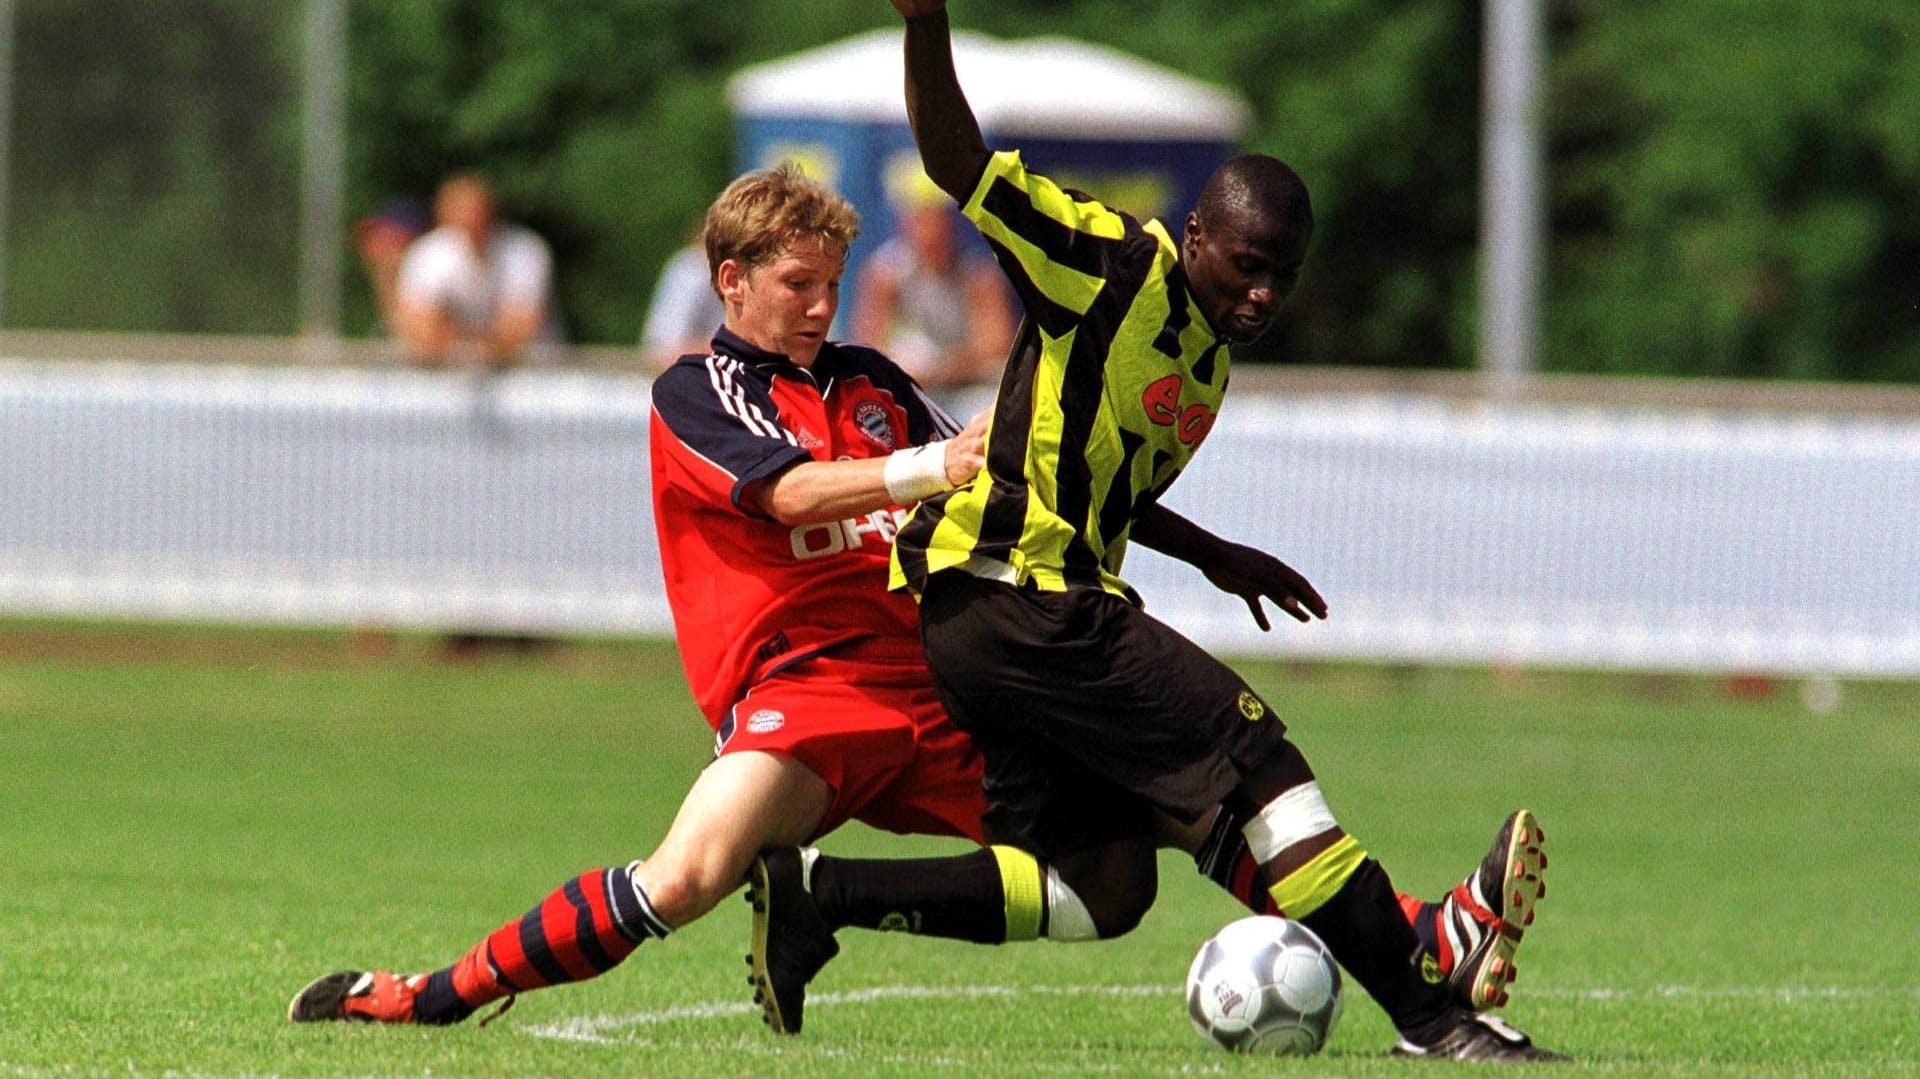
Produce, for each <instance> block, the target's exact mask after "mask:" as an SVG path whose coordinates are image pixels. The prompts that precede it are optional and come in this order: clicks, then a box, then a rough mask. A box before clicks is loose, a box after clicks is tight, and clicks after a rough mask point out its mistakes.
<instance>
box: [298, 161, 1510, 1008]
mask: <svg viewBox="0 0 1920 1079" xmlns="http://www.w3.org/2000/svg"><path fill="white" fill-rule="evenodd" d="M855 228H856V218H855V216H854V212H853V209H852V207H851V206H849V205H847V204H846V202H845V201H844V200H842V199H840V198H839V197H838V196H837V195H834V194H832V193H831V192H829V191H827V190H825V189H824V188H822V187H821V186H820V185H818V184H815V183H813V182H811V181H809V180H807V179H805V178H804V177H802V176H800V175H798V174H797V173H795V172H793V171H791V170H776V171H773V172H766V173H755V174H751V175H749V176H747V177H743V178H742V179H741V180H739V181H737V182H735V183H734V184H733V185H732V186H730V187H729V188H728V190H727V191H726V192H724V193H723V194H722V195H721V196H720V197H719V198H718V199H717V200H716V201H715V203H714V206H713V207H712V209H711V210H710V211H709V214H708V217H707V223H706V228H705V241H706V245H707V249H708V259H709V264H710V267H711V270H712V273H713V278H714V282H715V287H716V289H717V290H718V291H719V292H720V293H721V294H722V296H723V298H724V299H725V301H726V310H727V315H726V324H725V325H724V326H723V327H722V328H721V329H720V331H719V332H718V333H717V334H716V336H715V337H714V339H713V342H712V347H711V349H710V350H709V351H708V352H707V353H706V354H703V355H689V356H685V357H682V358H681V359H680V360H679V361H678V362H677V363H676V364H675V365H674V366H673V367H672V368H670V369H669V370H668V371H666V372H664V373H663V374H662V375H661V376H660V378H659V379H658V380H656V382H655V385H654V391H653V392H654V415H653V417H652V423H651V439H652V447H651V448H652V469H653V476H652V486H653V499H654V509H655V519H656V524H657V527H658V529H659V535H660V548H661V558H662V561H663V563H664V567H665V570H666V581H667V590H668V598H669V601H670V602H671V604H672V607H673V611H674V618H675V623H676V629H677V631H678V638H679V646H680V653H681V657H682V662H683V664H684V666H685V668H686V674H687V678H688V681H689V684H690V685H691V687H692V689H693V695H694V699H695V701H696V702H697V704H698V705H699V707H700V709H701V712H702V714H703V715H704V716H705V717H706V719H707V721H708V723H709V724H710V725H711V726H712V727H713V728H714V731H715V743H716V747H715V759H714V761H713V762H712V763H711V764H710V765H709V766H708V767H707V768H706V769H705V770H704V771H703V772H702V774H701V776H700V777H699V779H698V780H697V781H696V782H695V784H694V786H693V788H692V789H691V790H690V791H689V792H688V794H687V796H686V799H685V801H684V802H683V803H682V805H681V808H680V811H679V814H678V815H677V817H676V818H675V820H674V822H673V824H672V826H671V828H670V829H669V830H668V833H667V836H666V838H665V839H664V840H663V841H662V842H661V843H660V845H659V846H658V847H657V848H656V849H655V850H654V851H653V852H652V853H651V854H650V855H649V856H648V857H647V858H645V859H644V860H638V861H633V862H629V863H625V864H622V865H616V866H613V867H610V868H601V869H594V870H590V871H588V872H586V873H583V874H581V875H579V876H577V877H575V878H573V879H570V880H568V881H567V882H566V883H565V884H563V885H562V886H561V887H560V888H558V889H556V890H555V891H554V892H553V893H552V894H550V895H549V896H547V897H546V898H545V899H544V900H542V901H541V902H540V903H538V904H537V905H535V906H534V907H533V908H532V909H531V910H529V911H527V913H526V914H524V915H522V916H521V917H519V918H515V919H513V920H510V921H508V922H506V923H505V924H503V925H501V926H500V927H499V928H498V929H496V930H495V931H493V932H492V933H490V934H488V935H487V936H486V937H484V938H483V939H481V940H480V941H479V942H477V943H476V944H474V946H473V947H472V948H471V949H469V950H468V951H467V952H466V953H465V954H464V955H463V956H462V957H461V958H460V959H459V960H458V961H456V962H454V963H452V964H450V965H448V966H446V967H444V968H441V969H440V970H438V971H435V972H433V973H431V974H412V975H402V974H394V973H391V972H387V971H379V970H372V971H366V970H344V971H339V972H336V973H333V974H329V975H326V976H324V977H322V978H319V979H317V980H315V981H314V982H313V983H311V984H309V985H308V986H307V987H306V988H304V989H303V990H301V992H300V993H299V994H298V995H297V996H296V997H295V999H294V1001H293V1003H292V1006H291V1008H290V1015H291V1016H292V1018H293V1019H295V1020H297V1021H324V1020H362V1021H373V1022H390V1023H412V1022H418V1023H431V1024H445V1023H453V1022H458V1021H460V1020H462V1019H465V1018H466V1017H468V1016H469V1015H471V1014H473V1012H474V1011H475V1010H477V1009H480V1008H482V1007H485V1006H486V1005H487V1004H489V1003H491V1002H493V1001H497V1000H503V999H505V1000H511V999H512V997H513V995H514V994H517V993H520V992H523V991H526V990H530V989H537V988H542V987H545V986H551V985H557V984H562V983H567V982H574V981H580V980H583V979H587V978H591V977H594V976H597V975H599V974H602V973H605V972H606V971H608V970H610V969H612V968H613V967H614V966H615V965H617V964H619V963H620V962H621V961H622V960H624V959H625V958H626V957H627V956H628V955H629V954H631V953H632V952H633V951H634V950H635V948H636V947H637V946H638V945H639V944H640V943H642V942H643V941H645V940H647V939H649V938H664V937H666V936H667V935H668V934H669V933H671V932H672V931H673V930H674V929H677V928H679V927H681V926H684V925H686V924H688V923H689V922H691V921H693V920H695V919H696V918H698V917H700V916H701V915H703V914H705V913H706V912H707V911H708V910H710V909H712V907H713V906H714V904H716V903H717V902H719V900H720V899H722V898H724V897H725V896H726V895H728V894H730V893H732V892H733V891H735V890H736V889H738V888H739V886H740V884H741V882H742V881H743V879H744V878H745V876H746V873H747V869H748V866H749V865H750V864H751V863H752V861H753V859H754V858H755V856H756V855H757V854H758V853H759V852H760V851H761V849H762V848H763V847H766V846H769V845H775V844H796V843H802V842H810V841H812V840H814V839H816V838H818V837H819V836H821V835H823V834H825V833H826V832H829V831H831V830H832V829H834V828H835V827H837V826H838V825H840V824H841V823H843V822H845V821H846V820H848V819H853V818H858V819H860V820H862V821H865V822H867V823H869V824H872V825H874V826H876V827H880V828H886V829H890V830H893V831H898V832H909V833H924V834H932V835H943V836H956V837H962V838H966V839H970V840H972V841H974V842H976V843H978V842H980V841H981V838H982V837H981V831H980V817H981V814H982V812H983V811H984V808H985V801H984V799H983V797H982V794H981V788H980V775H981V772H980V761H979V757H978V754H977V753H975V752H974V750H973V748H972V746H971V745H970V744H969V743H968V742H967V740H966V738H965V737H964V736H963V735H961V734H960V732H959V731H958V730H957V729H956V728H955V727H954V726H953V725H952V724H951V723H950V722H948V721H947V719H946V716H945V713H944V712H943V711H942V709H941V706H940V702H939V699H938V697H937V695H936V694H935V692H934V689H933V683H932V681H931V679H930V677H929V675H928V673H927V670H926V664H925V661H924V659H923V657H922V654H921V648H920V644H919V641H918V639H917V636H916V629H915V623H916V612H915V610H914V606H913V603H912V601H911V600H910V599H908V598H907V597H905V596H903V595H899V594H890V593H888V592H887V591H886V589H885V580H886V572H887V559H888V552H889V550H890V548H891V540H892V537H893V534H894V531H895V529H896V527H897V523H898V520H899V519H900V518H901V517H902V516H903V515H904V510H903V508H902V507H904V506H907V505H910V504H912V503H913V502H914V501H915V500H916V499H918V498H920V497H923V496H924V495H926V494H929V493H932V492H935V491H942V490H946V489H948V488H949V487H951V486H953V485H954V484H956V483H959V482H962V481H964V480H966V479H969V478H971V477H972V475H973V474H974V473H975V472H976V471H977V470H978V469H979V467H980V464H981V452H982V448H983V444H982V440H981V427H980V426H979V425H977V424H976V425H970V426H969V427H967V428H966V429H962V428H961V427H960V425H959V424H957V423H955V422H954V421H953V420H951V419H950V418H948V417H947V416H946V415H945V414H944V413H943V412H942V411H941V410H940V409H939V408H938V407H936V406H935V405H933V404H932V403H930V402H929V401H928V400H927V399H926V398H925V397H924V396H923V395H922V394H921V392H920V390H919V387H917V386H916V385H915V384H914V383H913V381H912V380H911V379H910V378H908V377H907V376H906V375H905V374H904V373H903V372H901V371H900V369H899V368H897V367H896V366H894V365H893V364H892V363H891V362H889V361H888V360H887V359H886V358H884V357H882V356H881V355H880V354H879V353H877V352H874V351H872V350H870V349H862V348H856V347H852V346H846V345H838V344H834V343H830V342H827V341H826V339H825V334H826V331H827V328H828V326H829V325H831V323H832V321H833V315H834V311H835V309H836V306H837V301H838V293H837V285H838V282H839V280H840V275H841V269H842V267H843V265H844V261H845V256H846V249H847V245H848V244H849V243H851V242H852V240H853V237H854V231H855ZM1171 838H1172V839H1174V840H1177V842H1178V843H1179V844H1180V845H1182V846H1185V847H1186V848H1187V849H1189V850H1191V851H1195V852H1196V860H1197V862H1198V864H1199V865H1200V867H1201V869H1202V871H1203V872H1205V873H1207V874H1208V875H1209V876H1210V877H1212V878H1213V879H1215V880H1217V881H1219V882H1220V883H1221V885H1222V887H1224V888H1226V889H1227V890H1228V891H1230V892H1232V893H1233V894H1235V895H1236V896H1237V897H1239V898H1240V899H1241V901H1242V902H1244V903H1247V904H1249V905H1250V906H1252V908H1253V909H1255V910H1262V909H1265V908H1267V907H1268V906H1269V905H1270V900H1269V899H1268V897H1267V896H1266V894H1265V892H1264V891H1263V890H1262V889H1260V888H1259V887H1258V885H1257V883H1256V882H1255V880H1254V875H1253V872H1252V868H1253V867H1252V862H1251V859H1250V856H1249V855H1248V854H1247V853H1246V850H1245V845H1244V842H1241V841H1240V840H1239V838H1238V832H1237V831H1236V830H1235V829H1233V828H1232V827H1230V826H1228V824H1227V821H1226V819H1225V818H1222V819H1221V821H1220V823H1219V825H1218V826H1217V827H1216V828H1215V829H1214V832H1213V833H1212V834H1211V835H1209V834H1208V833H1207V831H1206V829H1205V828H1198V829H1188V830H1186V831H1184V832H1183V833H1182V834H1180V835H1178V836H1174V837H1171ZM996 864H997V863H996V862H995V861H994V860H993V858H992V857H991V856H986V857H985V858H984V859H983V858H981V857H979V856H975V857H974V858H973V860H972V861H971V862H970V863H968V867H967V868H968V869H970V870H971V871H972V872H973V873H974V874H975V875H976V876H977V874H978V872H979V870H980V869H981V868H982V867H983V866H984V868H985V869H986V871H987V872H990V873H993V872H997V870H996V869H995V868H994V867H995V865H996ZM1503 865H1504V863H1503ZM1502 871H1503V872H1504V869H1503V870H1502ZM962 876H965V874H962ZM968 879H971V878H968ZM996 879H997V878H996ZM1408 902H1409V904H1410V908H1409V909H1410V911H1412V912H1415V913H1413V914H1410V916H1421V917H1425V918H1426V919H1427V920H1428V921H1429V922H1431V923H1432V924H1434V925H1436V926H1438V925H1440V924H1441V919H1440V917H1439V915H1440V912H1441V911H1442V910H1443V909H1450V908H1448V904H1447V903H1446V902H1443V903H1442V904H1417V902H1416V901H1414V900H1411V899H1409V900H1408ZM1495 902H1496V903H1497V902H1498V900H1495ZM1455 905H1456V906H1457V904H1455ZM1468 921H1469V922H1471V923H1472V925H1473V926H1479V925H1480V924H1481V923H1480V922H1477V921H1473V919H1472V918H1469V919H1468ZM1486 924H1487V925H1491V924H1492V922H1491V921H1488V922H1486ZM1480 936H1481V937H1483V938H1485V939H1487V940H1494V939H1504V938H1499V937H1498V935H1497V934H1493V933H1488V932H1482V933H1481V934H1480ZM1443 943H1444V941H1443V939H1442V938H1439V937H1436V939H1435V945H1434V947H1435V954H1436V956H1438V955H1441V954H1442V953H1441V952H1440V951H1439V948H1440V947H1441V945H1442V944H1443ZM1461 954H1463V955H1464V954H1465V952H1464V950H1463V951H1462V953H1461ZM1480 965H1484V964H1480ZM1473 966H1475V963H1474V961H1472V960H1467V961H1465V962H1463V963H1461V964H1460V968H1461V969H1462V970H1465V969H1468V968H1470V967H1473ZM1490 984H1492V983H1490ZM1498 984H1500V985H1504V980H1502V981H1500V982H1499V983H1498ZM1489 1003H1492V1001H1491V1000H1489ZM503 1006H504V1005H503ZM496 1014H497V1013H496ZM795 1020H796V1022H797V1012H796V1014H795Z"/></svg>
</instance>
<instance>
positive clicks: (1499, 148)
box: [1480, 0, 1546, 399]
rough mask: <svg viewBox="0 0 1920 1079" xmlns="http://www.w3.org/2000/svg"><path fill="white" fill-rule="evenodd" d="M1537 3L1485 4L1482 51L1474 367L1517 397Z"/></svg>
mask: <svg viewBox="0 0 1920 1079" xmlns="http://www.w3.org/2000/svg"><path fill="white" fill-rule="evenodd" d="M1541 9H1542V4H1541V0H1486V6H1485V26H1484V34H1483V41H1484V44H1483V45H1482V54H1481V88H1482V91H1481V99H1482V103H1481V110H1482V112H1481V124H1480V130H1481V145H1480V366H1481V369H1482V371H1483V372H1484V374H1485V376H1486V379H1487V384H1488V390H1489V392H1490V393H1491V394H1492V395H1493V396H1495V397H1496V398H1501V399H1507V398H1512V397H1515V396H1517V395H1519V394H1520V393H1522V392H1523V391H1524V390H1525V388H1526V385H1527V382H1528V381H1529V380H1530V379H1531V378H1532V376H1533V373H1534V372H1535V370H1536V369H1537V368H1538V365H1539V356H1540V306H1541V286H1542V282H1543V280H1544V275H1543V273H1542V268H1541V256H1542V253H1543V252H1544V250H1545V243H1544V235H1543V234H1544V232H1545V228H1546V215H1545V213H1544V206H1545V199H1544V197H1543V193H1542V186H1543V180H1542V174H1543V170H1542V158H1543V157H1544V154H1543V153H1542V150H1541V145H1542V134H1541V96H1542V95H1541V74H1542V70H1543V68H1544V63H1543V56H1544V53H1545V47H1544V43H1543V39H1544V37H1545V34H1544V29H1543V27H1544V17H1543V15H1542V10H1541Z"/></svg>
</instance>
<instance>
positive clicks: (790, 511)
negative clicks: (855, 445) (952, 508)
mask: <svg viewBox="0 0 1920 1079" xmlns="http://www.w3.org/2000/svg"><path fill="white" fill-rule="evenodd" d="M987 415H988V414H987V413H985V412H982V413H981V414H979V415H978V416H975V417H974V418H973V420H972V422H970V423H968V424H967V426H966V427H965V428H964V429H962V430H961V432H960V433H959V434H957V435H954V436H953V437H952V438H947V439H941V440H940V441H938V442H929V443H927V444H926V445H924V446H912V447H908V448H906V449H902V450H900V451H898V452H896V453H893V454H889V455H888V456H886V457H868V458H863V459H861V460H857V461H802V462H800V463H799V464H797V465H794V466H793V467H792V468H788V469H785V470H783V471H781V472H778V473H775V474H774V475H773V476H772V477H770V478H768V479H765V480H762V481H760V482H759V483H755V484H752V485H750V486H748V487H747V489H746V491H745V492H744V493H743V494H742V500H743V501H744V502H746V503H747V504H748V505H749V506H750V507H751V508H753V509H757V510H759V511H760V512H761V513H764V514H766V515H767V516H769V517H771V518H773V519H774V520H776V521H779V522H780V523H781V524H785V525H807V524H822V523H825V522H828V521H841V520H845V519H847V518H848V517H858V516H860V515H861V514H866V513H872V512H873V511H874V510H879V509H886V508H887V507H888V506H908V505H912V504H913V503H915V502H918V501H920V500H921V499H923V498H931V497H933V496H934V495H937V494H939V493H941V492H942V491H950V490H952V489H953V488H955V487H958V486H960V485H961V484H963V483H966V482H967V481H968V480H971V479H972V478H973V477H974V474H975V473H977V472H979V471H980V469H981V467H982V466H984V465H985V464H986V461H987V457H986V430H987Z"/></svg>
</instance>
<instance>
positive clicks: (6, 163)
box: [0, 0, 14, 329]
mask: <svg viewBox="0 0 1920 1079" xmlns="http://www.w3.org/2000/svg"><path fill="white" fill-rule="evenodd" d="M13 14H14V0H0V329H5V328H6V325H7V192H9V191H11V190H12V189H13V183H12V174H11V173H9V172H8V171H7V169H8V168H9V167H10V166H11V164H12V162H11V160H9V158H8V156H7V149H8V147H10V146H12V145H13V25H14V18H13Z"/></svg>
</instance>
